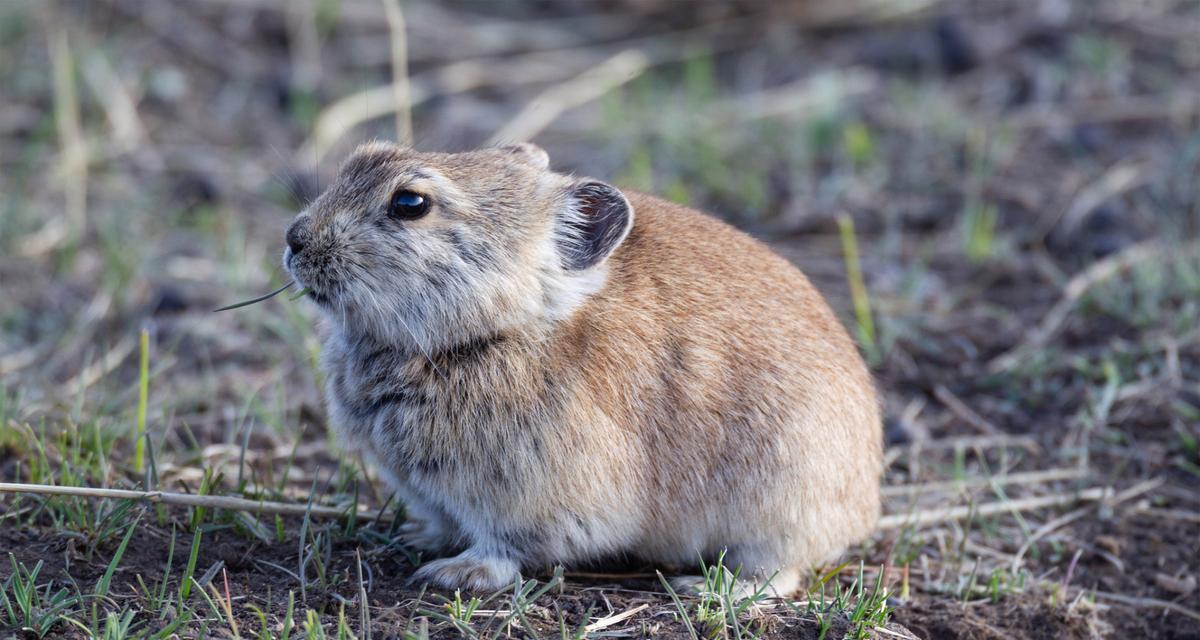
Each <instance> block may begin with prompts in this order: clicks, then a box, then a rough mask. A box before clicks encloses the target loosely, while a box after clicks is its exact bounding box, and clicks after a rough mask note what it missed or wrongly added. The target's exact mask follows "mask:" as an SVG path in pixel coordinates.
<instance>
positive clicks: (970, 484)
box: [883, 468, 1088, 496]
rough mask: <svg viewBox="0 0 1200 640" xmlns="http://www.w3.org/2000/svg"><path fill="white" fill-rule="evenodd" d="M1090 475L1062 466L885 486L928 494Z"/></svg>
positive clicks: (893, 492)
mask: <svg viewBox="0 0 1200 640" xmlns="http://www.w3.org/2000/svg"><path fill="white" fill-rule="evenodd" d="M1086 475H1088V472H1087V471H1086V470H1084V469H1078V468H1072V469H1067V468H1062V469H1047V470H1045V471H1029V472H1025V473H1011V474H1004V475H996V476H990V477H981V478H964V479H962V480H945V481H941V482H924V483H916V484H897V485H889V486H885V487H883V495H885V496H904V495H928V494H933V493H941V492H944V491H952V492H957V491H961V490H963V489H968V488H978V487H990V486H993V485H999V486H1005V485H1017V484H1022V485H1024V484H1044V483H1047V482H1058V481H1061V480H1076V479H1079V478H1082V477H1085V476H1086Z"/></svg>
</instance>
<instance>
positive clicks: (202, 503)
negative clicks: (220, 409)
mask: <svg viewBox="0 0 1200 640" xmlns="http://www.w3.org/2000/svg"><path fill="white" fill-rule="evenodd" d="M0 493H28V494H34V495H52V496H81V497H85V498H108V499H113V500H143V501H146V502H158V503H163V504H171V505H180V506H188V507H206V508H212V509H227V510H229V511H244V512H247V513H259V514H262V513H268V514H278V515H288V516H304V515H313V516H318V517H323V518H344V517H346V516H347V515H349V513H348V511H349V510H348V509H342V508H338V507H327V506H322V505H306V504H298V503H297V504H292V503H287V502H269V501H266V500H248V499H246V498H233V497H228V496H202V495H195V494H190V493H172V492H168V491H132V490H128V489H98V488H94V487H58V486H51V485H43V484H22V483H11V482H0ZM354 515H355V517H357V518H358V519H359V520H378V519H384V518H390V517H391V516H392V514H391V513H390V512H380V511H372V510H369V509H366V508H360V509H359V510H358V512H357V513H355V514H354Z"/></svg>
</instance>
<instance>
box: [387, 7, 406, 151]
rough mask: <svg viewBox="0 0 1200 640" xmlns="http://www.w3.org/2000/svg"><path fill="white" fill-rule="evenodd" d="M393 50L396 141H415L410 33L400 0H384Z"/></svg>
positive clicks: (401, 142)
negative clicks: (409, 67) (409, 50)
mask: <svg viewBox="0 0 1200 640" xmlns="http://www.w3.org/2000/svg"><path fill="white" fill-rule="evenodd" d="M382 2H383V8H384V13H385V14H386V15H387V25H388V36H389V38H390V40H391V51H392V59H391V60H392V87H391V88H392V100H393V102H394V104H395V110H396V141H397V142H399V143H400V144H403V145H411V144H412V142H413V128H412V102H413V101H412V96H411V95H410V91H409V82H408V34H407V27H406V26H405V23H404V11H402V10H401V9H400V0H382Z"/></svg>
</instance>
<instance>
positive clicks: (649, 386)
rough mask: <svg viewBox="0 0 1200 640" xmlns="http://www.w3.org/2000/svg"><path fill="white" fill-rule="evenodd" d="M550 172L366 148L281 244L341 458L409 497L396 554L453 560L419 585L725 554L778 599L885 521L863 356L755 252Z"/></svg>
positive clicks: (629, 198)
mask: <svg viewBox="0 0 1200 640" xmlns="http://www.w3.org/2000/svg"><path fill="white" fill-rule="evenodd" d="M548 164H549V160H548V158H547V156H546V153H545V152H544V151H543V150H542V149H540V148H539V147H536V146H534V145H531V144H520V145H515V146H510V147H502V148H495V149H486V150H480V151H472V152H468V153H421V152H416V151H413V150H411V149H407V148H402V147H399V146H396V145H392V144H387V143H372V144H368V145H365V146H363V147H361V148H359V149H358V150H357V151H356V152H355V153H354V155H353V156H352V157H351V158H350V159H349V160H348V161H347V162H346V163H345V164H344V166H343V167H342V169H341V170H340V173H339V176H338V178H337V179H336V181H335V182H334V183H333V184H332V186H330V187H329V188H328V189H327V190H326V191H325V192H324V193H323V194H322V195H321V196H320V197H319V198H318V199H317V200H316V201H315V202H313V203H312V205H311V206H309V207H308V209H307V210H306V211H305V212H303V213H301V214H300V215H299V216H298V217H297V218H296V220H295V221H294V222H293V224H292V225H291V227H290V228H289V229H288V231H287V244H288V248H287V249H286V250H285V252H284V263H285V265H286V267H287V269H288V270H289V271H290V272H291V274H292V275H293V276H294V277H295V279H296V281H297V282H298V283H299V284H300V285H302V286H304V287H305V288H306V289H307V290H308V292H309V294H308V295H309V297H310V298H311V299H312V300H313V301H315V303H316V304H317V306H318V307H319V308H320V309H321V311H322V312H323V315H324V316H325V318H326V319H327V321H328V325H329V331H328V336H327V338H326V342H325V346H324V353H323V356H322V363H323V367H324V370H325V372H326V374H327V380H328V388H327V396H328V402H329V407H330V413H331V418H332V422H333V424H334V426H335V428H336V431H337V435H338V437H339V442H341V443H342V444H343V445H344V446H345V447H346V448H347V449H348V450H350V451H360V452H361V453H362V454H364V455H365V456H366V457H367V459H368V460H369V461H371V462H373V463H374V464H375V465H376V466H377V467H378V468H379V469H380V471H381V472H382V473H383V474H384V475H385V476H386V477H387V479H388V481H389V482H390V484H391V485H392V487H393V488H394V489H395V490H396V492H397V494H398V496H399V497H400V498H401V499H402V500H403V503H404V506H405V508H406V509H407V514H408V517H409V523H408V524H407V525H405V529H404V533H405V536H406V539H407V542H408V543H410V544H411V545H413V546H415V547H416V548H419V549H422V550H424V551H428V552H434V553H438V554H447V553H454V554H457V555H450V556H449V557H444V558H442V559H438V560H434V561H432V562H428V563H426V564H424V565H422V566H421V567H420V569H419V570H418V571H417V573H416V575H415V579H416V580H419V581H424V582H428V583H431V584H434V585H438V586H442V587H446V588H465V589H479V590H482V589H486V590H492V589H499V588H502V587H504V586H506V585H512V584H513V582H514V581H515V580H516V579H517V578H518V577H519V575H520V571H521V570H522V569H527V570H528V569H539V568H543V567H548V566H551V565H554V564H563V565H578V564H580V563H584V562H587V561H590V560H596V559H603V558H606V557H620V556H632V557H637V558H641V559H645V560H647V561H650V562H654V563H659V564H663V565H675V566H678V565H686V566H690V567H698V566H699V561H700V559H701V558H704V559H706V560H707V561H709V562H711V561H712V560H713V559H714V558H715V556H716V555H717V554H719V553H720V552H721V551H722V550H727V555H726V557H725V563H726V566H729V567H736V566H741V567H742V576H743V577H751V576H752V577H753V580H751V581H749V584H755V583H757V584H762V582H763V581H765V580H767V579H768V578H772V576H774V577H773V579H772V581H771V586H772V587H773V589H774V590H775V591H777V592H779V593H781V594H782V593H788V592H791V591H794V590H795V588H796V587H797V585H798V581H799V578H800V574H801V572H802V571H808V570H809V569H810V568H811V567H812V566H813V565H814V564H815V563H819V562H822V561H826V560H829V559H831V557H832V556H834V555H836V554H838V553H840V552H841V551H842V550H843V549H845V547H846V546H847V545H849V544H852V543H854V542H856V541H859V540H862V539H863V538H865V537H866V536H868V535H869V534H870V533H871V531H872V529H873V527H874V525H875V522H876V520H877V518H878V515H879V474H880V470H881V463H880V460H881V444H882V442H881V441H882V436H881V428H880V419H879V410H878V406H877V400H876V397H875V394H874V390H873V387H872V383H871V379H870V376H869V374H868V372H867V369H866V367H865V366H864V364H863V361H862V359H861V358H860V357H859V355H858V352H857V350H856V348H855V345H854V343H853V342H852V341H851V340H850V338H849V337H848V336H847V334H846V331H845V330H844V328H843V327H842V325H841V324H840V322H839V321H838V319H837V317H836V316H835V315H834V313H833V312H832V311H831V310H830V309H829V307H828V306H827V305H826V303H825V302H824V300H823V299H822V298H821V296H820V294H819V293H817V291H816V290H815V289H814V288H813V287H812V285H811V284H810V283H809V282H808V280H807V279H806V278H805V277H804V276H803V275H802V274H801V273H800V272H799V271H798V270H797V269H796V268H795V267H793V266H792V265H791V264H789V263H788V262H787V261H785V260H783V259H782V258H780V257H778V256H776V255H775V254H773V253H772V252H771V251H770V250H768V249H767V248H766V247H765V246H763V245H762V244H760V243H759V242H757V241H755V240H753V239H752V238H750V237H749V236H747V235H745V234H743V233H741V232H740V231H737V230H735V229H733V228H731V227H729V226H727V225H726V224H724V223H722V222H719V221H717V220H715V219H713V218H711V217H709V216H707V215H704V214H701V213H698V212H696V211H692V210H690V209H687V208H685V207H682V206H678V205H675V204H671V203H668V202H664V201H662V200H658V199H656V198H653V197H650V196H646V195H642V194H638V193H632V192H622V191H619V190H617V189H616V188H614V187H612V186H609V185H607V184H605V183H603V182H599V181H597V180H593V179H590V178H576V177H573V176H567V175H562V174H559V173H554V172H552V171H550V170H549V168H548ZM683 582H684V583H685V584H687V579H686V578H685V579H684V580H683ZM693 584H694V583H693ZM743 586H745V585H743Z"/></svg>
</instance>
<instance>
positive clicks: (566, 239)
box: [557, 180, 633, 271]
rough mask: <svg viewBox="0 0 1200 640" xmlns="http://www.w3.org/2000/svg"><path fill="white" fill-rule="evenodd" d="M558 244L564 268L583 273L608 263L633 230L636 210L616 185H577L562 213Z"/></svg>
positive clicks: (573, 187)
mask: <svg viewBox="0 0 1200 640" xmlns="http://www.w3.org/2000/svg"><path fill="white" fill-rule="evenodd" d="M558 227H559V229H558V234H557V236H558V237H557V242H558V248H559V254H560V255H561V256H562V263H563V267H564V268H566V269H568V270H570V271H582V270H584V269H588V268H590V267H594V266H596V265H598V264H600V263H601V262H603V261H604V259H605V258H607V257H608V256H609V255H611V254H612V252H613V251H614V250H615V249H616V248H617V246H618V245H620V244H621V241H622V240H624V239H625V236H627V235H629V230H630V229H631V228H633V206H632V205H630V204H629V200H627V199H626V198H625V195H624V194H622V193H621V192H620V191H618V190H617V188H616V187H614V186H612V185H608V184H605V183H603V182H599V181H596V180H585V181H582V182H577V183H575V184H574V185H573V186H572V187H571V189H570V191H569V192H568V194H567V202H566V204H565V206H563V207H562V209H561V210H560V211H559V218H558Z"/></svg>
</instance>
